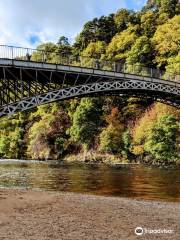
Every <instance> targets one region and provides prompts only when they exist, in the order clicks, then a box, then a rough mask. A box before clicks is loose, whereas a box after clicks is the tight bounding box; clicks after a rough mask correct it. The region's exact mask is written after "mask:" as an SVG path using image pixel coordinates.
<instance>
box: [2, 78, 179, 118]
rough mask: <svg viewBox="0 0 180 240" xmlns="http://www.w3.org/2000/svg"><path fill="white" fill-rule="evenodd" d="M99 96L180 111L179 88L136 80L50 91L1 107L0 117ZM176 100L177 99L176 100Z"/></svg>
mask: <svg viewBox="0 0 180 240" xmlns="http://www.w3.org/2000/svg"><path fill="white" fill-rule="evenodd" d="M100 95H119V96H124V95H126V96H136V97H141V98H149V99H151V100H154V101H159V102H163V103H165V104H169V105H171V106H174V107H177V108H179V109H180V104H179V95H180V88H177V87H176V86H170V85H168V84H163V83H156V82H145V81H144V82H142V81H138V80H130V81H118V80H117V81H109V82H99V83H91V84H85V85H78V86H73V87H70V88H63V89H58V90H54V91H50V92H47V93H43V94H41V95H36V96H33V97H30V98H25V99H23V100H21V101H18V102H15V103H11V104H8V105H5V106H3V107H1V108H0V117H2V116H9V115H12V114H14V113H16V112H20V111H25V110H29V109H32V108H34V107H36V106H40V105H43V104H47V103H52V102H55V101H62V100H66V99H72V98H75V97H84V96H100ZM176 98H178V100H176Z"/></svg>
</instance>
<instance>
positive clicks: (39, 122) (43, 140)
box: [28, 104, 69, 159]
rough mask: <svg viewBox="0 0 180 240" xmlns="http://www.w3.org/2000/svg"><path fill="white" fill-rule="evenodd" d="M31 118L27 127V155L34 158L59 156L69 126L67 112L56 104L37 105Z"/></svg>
mask: <svg viewBox="0 0 180 240" xmlns="http://www.w3.org/2000/svg"><path fill="white" fill-rule="evenodd" d="M31 119H32V120H35V122H34V124H33V125H32V126H31V128H30V129H29V138H28V139H29V140H28V155H29V156H31V157H32V158H34V159H47V158H49V156H53V157H54V158H57V157H59V156H61V155H62V154H63V153H64V150H65V147H64V145H63V144H64V142H65V141H66V138H67V135H66V129H67V128H68V126H69V118H68V117H67V114H65V112H64V111H63V110H62V108H61V107H60V106H58V105H57V104H51V105H45V106H42V107H38V110H37V111H36V112H35V113H33V114H31ZM62 142H63V143H62Z"/></svg>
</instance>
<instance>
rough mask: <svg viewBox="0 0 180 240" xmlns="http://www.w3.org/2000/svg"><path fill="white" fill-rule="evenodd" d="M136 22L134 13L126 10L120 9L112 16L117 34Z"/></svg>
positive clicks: (136, 18)
mask: <svg viewBox="0 0 180 240" xmlns="http://www.w3.org/2000/svg"><path fill="white" fill-rule="evenodd" d="M138 20H139V19H138V17H137V15H136V13H135V12H133V11H130V10H127V9H120V10H118V11H117V13H116V14H115V15H114V21H115V24H116V27H117V31H118V32H121V31H123V30H125V29H126V28H127V27H128V25H129V24H136V23H137V22H138Z"/></svg>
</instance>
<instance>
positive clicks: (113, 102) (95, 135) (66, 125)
mask: <svg viewBox="0 0 180 240" xmlns="http://www.w3.org/2000/svg"><path fill="white" fill-rule="evenodd" d="M179 13H180V3H179V1H178V0H148V1H147V4H146V6H145V7H144V8H143V9H142V11H139V12H134V11H130V10H127V9H120V10H118V11H117V12H116V13H115V14H110V15H108V16H102V17H100V18H94V19H93V20H92V21H89V22H87V23H86V24H85V25H84V27H83V29H82V31H81V32H80V34H79V35H78V36H77V38H76V41H75V43H74V44H73V45H71V44H70V43H69V40H68V38H66V37H65V36H61V37H60V38H59V39H58V41H57V44H54V43H51V42H48V43H44V44H41V45H39V46H38V47H37V51H34V53H33V54H32V56H31V60H34V61H47V62H50V63H62V64H66V63H67V62H66V60H67V56H69V55H72V58H70V59H71V61H72V64H74V65H75V66H77V65H78V64H82V65H83V66H86V67H97V68H98V66H99V67H103V68H104V69H107V70H108V69H109V68H111V67H112V64H113V63H112V62H113V61H116V64H115V65H114V66H115V67H116V66H117V69H118V70H120V69H121V68H122V66H123V65H122V64H124V63H125V66H123V67H124V70H128V71H129V70H130V71H131V72H132V73H133V72H134V73H136V74H139V73H140V74H142V75H146V76H148V75H149V74H150V72H149V71H148V69H147V67H148V66H149V65H151V66H152V65H153V66H154V67H159V68H160V69H161V70H164V71H166V73H165V74H166V76H168V77H171V79H172V77H173V74H174V75H175V74H177V73H179V71H180V53H179V52H180V44H179V43H180V28H179V26H180V15H179ZM44 50H45V51H46V53H43V51H44ZM79 57H80V60H81V62H79V61H77V59H79ZM90 58H91V59H90ZM70 59H69V60H70ZM96 59H100V60H103V61H106V60H108V61H109V65H108V64H107V62H106V65H104V64H103V61H102V65H101V61H98V60H96ZM144 66H147V67H144ZM111 69H112V68H111ZM176 80H177V81H180V79H179V77H177V76H176ZM1 87H2V86H1ZM152 103H153V100H152V101H151V100H150V99H149V98H147V99H140V98H135V97H134V96H132V97H125V96H123V97H122V96H111V97H110V96H106V97H105V98H102V97H98V98H82V99H81V100H80V99H77V98H75V99H72V100H68V101H64V102H63V103H53V104H48V105H45V106H41V107H38V108H37V109H34V110H33V112H32V113H31V114H30V115H29V114H16V115H14V117H12V118H3V119H1V122H0V157H2V158H4V157H6V158H22V157H27V156H28V157H30V158H33V159H34V158H38V159H46V158H52V159H56V158H62V157H63V156H65V155H66V154H71V153H78V152H79V151H81V150H82V149H85V150H90V149H92V150H94V151H97V150H101V152H106V153H113V154H118V155H120V154H122V155H123V157H126V158H131V157H132V154H134V155H135V156H138V157H139V159H141V158H142V159H143V157H144V156H151V157H152V158H154V159H155V160H157V161H159V160H160V161H164V162H168V161H171V160H172V161H173V160H174V159H175V158H176V153H177V152H178V151H180V137H179V136H177V134H178V133H179V132H178V129H179V127H178V128H177V123H176V121H177V122H178V121H180V117H179V116H180V114H179V111H178V110H177V109H175V108H172V107H169V106H167V105H163V104H160V103H156V104H152ZM151 104H152V105H151ZM115 106H116V107H115ZM171 115H172V116H171ZM175 119H176V121H175ZM135 156H134V157H135Z"/></svg>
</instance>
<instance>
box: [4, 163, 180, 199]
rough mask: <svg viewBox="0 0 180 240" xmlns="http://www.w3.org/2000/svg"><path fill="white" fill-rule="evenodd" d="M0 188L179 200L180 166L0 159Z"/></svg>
mask: <svg viewBox="0 0 180 240" xmlns="http://www.w3.org/2000/svg"><path fill="white" fill-rule="evenodd" d="M0 188H23V189H40V190H48V191H69V192H81V193H91V194H98V195H106V196H120V197H132V198H138V199H156V200H165V201H179V200H180V168H175V169H160V168H154V167H144V166H140V165H124V166H123V165H122V166H120V167H118V168H115V167H110V166H106V165H87V164H65V163H58V162H55V161H53V162H51V161H48V162H38V161H10V160H6V161H4V160H0Z"/></svg>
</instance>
